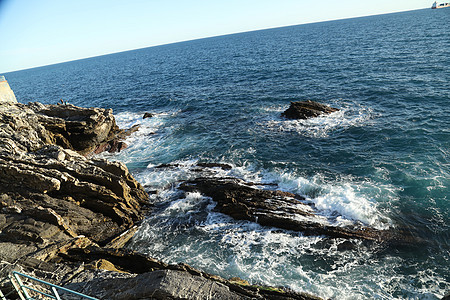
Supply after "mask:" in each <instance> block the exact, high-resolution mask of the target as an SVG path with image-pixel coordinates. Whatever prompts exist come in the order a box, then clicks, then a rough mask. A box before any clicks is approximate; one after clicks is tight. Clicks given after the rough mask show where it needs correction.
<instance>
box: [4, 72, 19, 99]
mask: <svg viewBox="0 0 450 300" xmlns="http://www.w3.org/2000/svg"><path fill="white" fill-rule="evenodd" d="M5 103H17V99H16V96H15V95H14V92H13V91H12V90H11V88H10V87H9V84H8V81H6V79H5V77H4V76H0V104H5Z"/></svg>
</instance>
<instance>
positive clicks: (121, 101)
mask: <svg viewBox="0 0 450 300" xmlns="http://www.w3.org/2000/svg"><path fill="white" fill-rule="evenodd" d="M449 17H450V10H449V9H442V10H436V11H435V10H433V11H432V10H431V9H427V10H419V11H412V12H405V13H397V14H389V15H381V16H372V17H365V18H357V19H349V20H340V21H333V22H324V23H316V24H308V25H301V26H292V27H284V28H278V29H270V30H263V31H255V32H248V33H242V34H235V35H229V36H221V37H215V38H209V39H202V40H196V41H190V42H184V43H177V44H171V45H165V46H159V47H152V48H146V49H140V50H135V51H129V52H123V53H117V54H112V55H107V56H101V57H96V58H91V59H85V60H79V61H73V62H69V63H64V64H58V65H52V66H47V67H42V68H35V69H30V70H24V71H19V72H13V73H9V74H5V75H6V77H7V80H8V82H9V84H10V86H11V88H12V89H13V90H14V92H15V94H16V96H17V98H18V100H19V101H20V102H24V103H26V102H28V101H40V102H43V103H56V102H58V101H59V100H60V99H61V98H62V99H64V100H67V101H69V102H70V103H73V104H75V105H80V106H100V107H105V108H109V107H111V108H113V109H114V111H115V113H116V115H117V120H118V123H119V124H120V125H121V126H124V127H127V126H131V125H133V124H141V129H140V131H138V132H137V133H136V134H135V135H133V136H132V137H130V139H129V140H128V143H129V144H130V145H131V146H130V147H129V148H128V149H127V150H125V151H123V152H121V153H120V154H116V155H105V156H107V157H108V158H110V159H117V160H121V161H123V162H125V163H126V164H127V165H128V167H129V168H130V169H131V171H132V172H133V174H134V175H135V177H136V178H137V179H138V180H139V181H140V182H142V183H143V184H144V185H145V187H146V189H147V190H148V191H152V192H153V191H157V192H158V193H156V194H152V196H151V200H152V202H153V203H154V204H155V210H154V212H153V214H151V215H150V216H149V217H148V218H147V219H146V221H145V222H144V224H143V225H142V227H141V229H140V231H139V233H138V234H137V236H136V237H135V238H134V240H133V243H132V245H131V246H130V247H131V248H133V249H135V250H137V251H141V252H143V253H147V254H149V255H151V256H154V257H157V258H159V259H162V260H164V261H166V262H170V263H176V262H187V263H188V264H191V265H192V266H194V267H196V268H199V269H202V270H205V271H207V272H211V273H215V274H218V275H221V276H223V277H226V278H229V277H234V276H239V277H241V278H243V279H246V280H248V281H250V282H252V283H258V284H270V285H282V286H289V287H291V288H293V289H295V290H298V291H305V292H309V293H313V294H316V295H319V296H322V297H325V298H326V297H332V298H335V299H372V298H378V299H393V298H400V299H402V298H412V299H438V298H440V297H442V296H443V295H444V294H445V293H446V292H448V291H449V290H450V283H449V282H450V271H449V269H450V268H449V257H450V255H449V254H450V253H449V252H450V247H449V240H450V230H449V225H450V222H449V216H450V204H449V199H448V195H449V186H450V164H449V163H450V158H449V155H450V150H449V149H450V126H449V125H450V106H449V101H450V82H449V79H450V32H449V31H448V30H444V29H445V28H446V26H448V20H449V19H450V18H449ZM306 99H311V100H316V101H320V102H322V103H326V104H329V105H331V106H334V107H337V108H340V109H341V110H340V111H339V112H337V113H333V114H331V115H329V116H325V117H320V118H317V119H313V120H307V121H290V120H285V119H283V118H281V117H280V114H281V112H282V111H284V110H285V109H286V108H287V107H288V106H289V103H290V101H296V100H306ZM147 111H148V112H153V113H155V114H156V115H155V117H153V118H150V119H145V120H142V119H141V118H142V115H143V113H144V112H147ZM196 162H223V163H228V164H231V165H233V167H234V168H233V169H232V170H231V171H223V170H210V173H209V174H208V176H236V177H239V178H244V179H247V180H251V181H256V182H264V183H275V184H277V189H281V190H286V191H290V192H295V193H299V194H302V195H304V196H306V197H307V198H308V199H310V200H311V201H313V202H314V203H315V204H316V207H317V208H319V209H320V211H321V214H323V216H324V217H326V218H332V219H333V220H335V222H337V223H340V224H346V223H347V222H352V221H354V220H358V221H361V222H363V223H365V224H367V225H369V226H373V227H376V228H407V229H408V230H410V231H411V232H412V233H413V234H414V235H415V236H417V237H419V238H421V239H425V240H426V241H427V242H426V246H423V245H420V246H419V245H411V246H410V247H401V248H383V247H378V246H375V245H371V246H368V245H364V244H361V243H359V242H357V241H353V243H354V245H355V247H354V248H353V249H351V250H339V249H340V247H339V244H340V243H342V242H343V241H342V240H327V239H325V238H324V237H305V236H302V235H301V234H299V233H294V232H289V231H284V230H277V229H275V228H267V227H262V226H259V225H256V224H254V223H251V222H242V221H235V220H232V219H231V218H229V217H227V216H224V215H221V214H219V213H217V212H215V211H214V202H213V201H212V200H211V199H209V198H206V197H204V196H202V195H201V194H197V193H191V194H187V195H183V194H182V193H181V192H179V191H178V190H177V188H176V187H177V184H178V183H179V182H180V181H181V180H185V179H188V178H193V177H195V176H198V174H197V173H195V172H192V170H191V168H192V166H193V165H194V164H195V163H196ZM162 163H177V164H178V167H176V168H170V169H159V168H154V167H155V166H157V165H159V164H162Z"/></svg>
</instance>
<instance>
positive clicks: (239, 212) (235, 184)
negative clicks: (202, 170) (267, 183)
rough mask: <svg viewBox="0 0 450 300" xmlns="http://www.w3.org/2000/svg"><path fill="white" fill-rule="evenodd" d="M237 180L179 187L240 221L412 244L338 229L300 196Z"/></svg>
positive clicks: (390, 235)
mask: <svg viewBox="0 0 450 300" xmlns="http://www.w3.org/2000/svg"><path fill="white" fill-rule="evenodd" d="M254 185H255V184H248V183H246V182H244V181H243V180H240V179H237V178H197V179H194V180H189V181H186V182H184V183H182V184H181V185H180V187H179V188H180V189H181V190H183V191H186V192H200V193H202V194H204V195H206V196H208V197H211V198H212V199H213V200H214V201H215V202H216V203H217V204H216V208H215V209H216V210H218V211H219V212H221V213H224V214H226V215H229V216H231V217H232V218H234V219H238V220H249V221H252V222H256V223H258V224H261V225H265V226H271V227H277V228H281V229H287V230H293V231H299V232H302V233H303V234H305V235H324V236H328V237H331V238H345V239H360V240H366V241H374V242H390V243H399V244H402V243H405V244H406V243H408V242H413V240H412V238H411V240H410V236H408V235H407V234H400V233H394V232H391V231H387V230H377V229H374V228H370V227H367V226H364V225H362V224H359V223H355V224H354V225H352V226H345V227H341V226H335V225H333V224H332V223H331V222H330V221H329V220H328V219H327V218H326V217H324V216H321V215H320V214H319V212H318V211H317V210H316V209H315V208H314V206H313V205H312V204H310V203H308V202H306V201H304V200H305V199H304V198H303V197H301V196H299V195H295V194H292V193H288V192H283V191H277V190H263V189H259V188H255V187H254Z"/></svg>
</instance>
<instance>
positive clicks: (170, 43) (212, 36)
mask: <svg viewBox="0 0 450 300" xmlns="http://www.w3.org/2000/svg"><path fill="white" fill-rule="evenodd" d="M422 9H426V8H415V9H409V10H402V11H395V12H388V13H381V14H369V15H363V16H356V17H348V18H340V19H328V20H321V21H312V22H305V23H299V24H290V25H282V26H275V27H267V28H260V29H253V30H244V31H239V32H231V33H224V34H219V35H211V36H204V37H198V38H193V39H187V40H180V41H173V42H168V43H163V44H155V45H149V46H144V47H138V48H132V49H124V50H118V51H116V52H107V53H103V54H95V55H92V56H87V57H80V58H74V59H70V60H65V61H59V62H54V63H50V64H46V65H38V66H32V67H27V68H25V69H16V70H11V71H6V72H0V74H8V73H14V72H20V71H26V70H31V69H37V68H43V67H49V66H53V65H59V64H64V63H69V62H74V61H79V60H85V59H91V58H96V57H101V56H107V55H113V54H119V53H125V52H131V51H136V50H142V49H147V48H154V47H160V46H166V45H174V44H179V43H185V42H191V41H198V40H203V39H210V38H216V37H224V36H229V35H236V34H242V33H249V32H257V31H264V30H271V29H278V28H286V27H294V26H302V25H310V24H319V23H326V22H334V21H341V20H351V19H358V18H366V17H374V16H382V15H390V14H397V13H405V12H411V11H416V10H422Z"/></svg>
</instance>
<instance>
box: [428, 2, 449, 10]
mask: <svg viewBox="0 0 450 300" xmlns="http://www.w3.org/2000/svg"><path fill="white" fill-rule="evenodd" d="M444 7H450V3H440V4H437V2H436V1H434V3H433V6H431V9H436V8H444Z"/></svg>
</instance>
